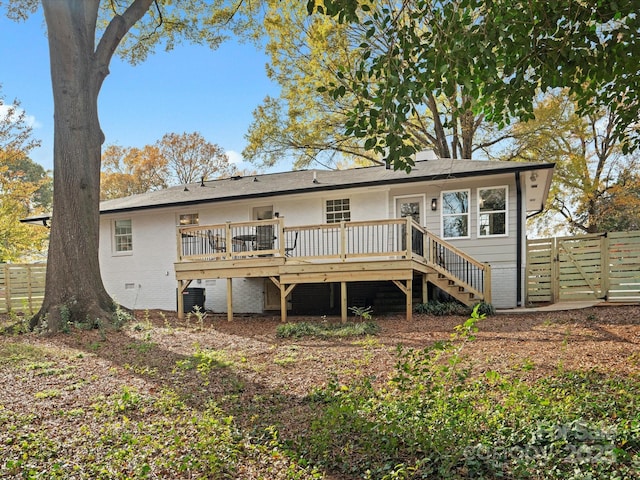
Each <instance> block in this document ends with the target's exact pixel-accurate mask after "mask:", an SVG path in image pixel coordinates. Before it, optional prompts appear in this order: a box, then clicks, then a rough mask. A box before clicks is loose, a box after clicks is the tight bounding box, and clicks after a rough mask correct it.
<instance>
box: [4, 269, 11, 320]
mask: <svg viewBox="0 0 640 480" xmlns="http://www.w3.org/2000/svg"><path fill="white" fill-rule="evenodd" d="M2 269H3V270H4V301H5V306H6V311H7V312H10V311H11V292H10V289H11V281H10V280H9V266H8V265H7V264H6V263H5V264H4V265H2Z"/></svg>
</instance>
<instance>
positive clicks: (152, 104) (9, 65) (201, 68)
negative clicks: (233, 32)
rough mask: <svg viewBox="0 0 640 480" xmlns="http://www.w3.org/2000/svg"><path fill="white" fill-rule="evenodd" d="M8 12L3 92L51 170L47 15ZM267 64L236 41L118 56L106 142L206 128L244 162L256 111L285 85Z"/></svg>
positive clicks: (105, 116) (103, 103)
mask: <svg viewBox="0 0 640 480" xmlns="http://www.w3.org/2000/svg"><path fill="white" fill-rule="evenodd" d="M3 13H4V12H0V84H1V85H2V89H1V93H2V95H4V97H5V100H6V101H7V102H11V101H12V100H13V99H14V98H17V99H18V100H19V101H20V102H21V104H22V107H23V108H24V110H25V111H26V113H27V115H29V118H30V120H31V121H32V122H34V123H33V125H34V136H35V137H36V138H38V139H40V140H41V141H42V147H40V148H38V149H37V150H36V151H34V152H32V155H31V158H32V159H33V160H34V161H36V162H38V163H40V164H41V165H43V166H44V167H45V168H47V169H51V168H53V98H52V93H51V80H50V75H49V52H48V46H47V40H46V37H45V28H44V25H43V20H42V16H41V15H39V14H38V15H36V16H34V17H33V18H30V19H29V20H28V21H27V22H23V23H16V22H13V21H11V20H9V19H7V18H6V17H4V16H3ZM266 62H267V57H266V56H265V55H264V54H263V53H262V52H259V51H257V50H256V48H255V47H254V46H253V45H251V44H239V43H237V42H236V41H235V40H230V41H228V42H226V43H225V44H223V45H222V46H221V47H220V48H219V49H217V50H211V49H209V48H206V47H196V46H190V45H184V46H181V47H178V48H176V49H175V50H173V51H172V52H168V53H166V52H164V51H158V52H157V53H156V54H154V55H152V56H151V57H149V58H148V59H147V60H146V61H145V62H144V63H142V64H140V65H137V66H131V65H129V64H127V63H125V62H122V61H121V60H120V59H118V58H116V57H114V59H113V61H112V63H111V68H110V70H111V74H110V75H109V76H108V77H107V79H106V80H105V82H104V85H103V87H102V90H101V93H100V97H99V115H100V122H101V125H102V130H103V131H104V134H105V136H106V142H105V144H111V143H117V144H119V145H123V146H131V147H142V146H144V145H147V144H151V143H154V142H155V141H156V140H159V139H160V138H161V137H162V136H163V135H164V134H165V133H171V132H173V133H182V132H194V131H198V132H200V133H201V134H202V135H203V136H204V137H205V138H206V139H207V140H208V141H209V142H212V143H215V144H217V145H219V146H220V147H222V148H223V149H224V150H225V151H227V153H228V154H229V157H230V158H231V159H232V161H234V162H239V161H240V160H241V156H240V152H242V149H243V148H244V147H245V144H246V141H245V139H244V135H245V133H246V132H247V129H248V127H249V125H250V124H251V121H252V118H253V117H252V112H253V110H254V109H255V108H256V107H257V106H258V105H259V104H260V103H261V102H262V100H263V98H264V97H265V96H266V95H272V96H276V95H277V94H278V87H277V85H275V84H274V83H272V82H270V81H269V79H268V78H267V76H266V73H265V64H266ZM238 166H239V168H251V169H253V168H254V167H253V166H252V165H250V164H246V163H239V164H238ZM279 167H280V169H288V168H289V167H290V165H281V166H279Z"/></svg>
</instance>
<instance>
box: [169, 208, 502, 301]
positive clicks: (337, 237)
mask: <svg viewBox="0 0 640 480" xmlns="http://www.w3.org/2000/svg"><path fill="white" fill-rule="evenodd" d="M284 220H285V219H284V218H283V217H280V218H274V219H271V220H257V221H251V222H237V223H235V222H234V223H232V222H227V223H223V224H217V225H198V226H188V227H179V228H178V259H179V261H181V262H189V261H199V260H208V261H222V260H229V259H239V258H255V257H264V256H271V257H289V258H295V259H298V260H302V261H307V260H308V261H323V260H324V261H330V260H332V259H333V260H342V261H348V260H349V259H364V258H371V259H375V258H385V257H386V258H413V259H416V260H419V261H421V262H424V263H426V264H427V265H429V266H431V267H432V268H434V269H435V270H436V271H438V272H439V273H441V274H443V275H445V276H447V277H449V278H455V279H456V282H457V283H458V284H459V285H461V286H463V287H465V288H466V289H467V290H469V291H470V292H472V293H474V294H477V295H478V296H479V297H480V298H485V299H486V298H487V294H489V295H490V288H491V287H490V285H491V277H490V275H491V270H490V268H489V266H488V265H487V264H484V263H481V262H478V261H477V260H475V259H474V258H472V257H471V256H469V255H467V254H466V253H464V252H462V251H461V250H459V249H457V248H455V247H454V246H452V245H451V244H449V243H447V242H446V241H444V240H442V239H440V238H438V237H436V236H435V235H433V234H432V233H430V232H428V231H427V230H426V229H425V228H423V227H422V226H420V225H419V224H418V223H416V222H415V221H414V220H413V219H412V218H411V217H408V218H398V219H386V220H370V221H361V222H339V223H327V224H316V225H300V226H293V227H287V226H285V223H284Z"/></svg>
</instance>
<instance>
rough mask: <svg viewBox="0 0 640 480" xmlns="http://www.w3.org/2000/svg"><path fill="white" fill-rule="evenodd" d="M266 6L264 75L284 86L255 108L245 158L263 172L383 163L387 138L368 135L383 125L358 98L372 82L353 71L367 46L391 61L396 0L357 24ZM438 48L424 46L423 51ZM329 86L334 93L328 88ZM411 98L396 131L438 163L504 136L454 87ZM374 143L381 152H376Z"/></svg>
mask: <svg viewBox="0 0 640 480" xmlns="http://www.w3.org/2000/svg"><path fill="white" fill-rule="evenodd" d="M405 3H406V4H407V5H410V4H412V3H413V2H405ZM267 4H268V7H269V8H268V10H267V12H266V14H265V19H264V29H265V33H266V36H267V44H266V50H267V53H268V54H269V56H270V59H271V61H270V64H269V65H268V74H269V76H270V77H271V78H272V79H273V80H275V81H276V82H277V83H278V84H279V85H280V86H281V93H280V97H279V98H272V97H268V98H266V99H265V101H264V102H263V104H262V105H261V106H260V107H259V108H258V109H256V110H255V112H254V122H253V124H252V125H251V127H250V130H249V133H248V135H247V139H248V141H249V144H248V146H247V148H246V149H245V150H244V152H243V156H244V157H245V158H248V159H250V160H252V161H258V160H260V161H262V162H263V164H265V165H267V166H272V165H274V164H275V163H276V162H277V161H279V160H281V159H282V158H291V157H293V158H294V160H295V167H297V168H301V167H306V166H307V165H308V164H309V163H311V162H313V161H316V162H318V163H321V164H323V165H325V166H335V165H336V164H340V162H341V161H344V160H347V161H349V160H352V159H355V160H356V161H357V162H359V163H365V164H367V163H383V162H384V158H385V156H384V153H385V152H384V147H383V146H382V145H383V141H384V139H382V138H380V139H379V140H380V141H379V142H378V143H376V141H375V140H374V139H373V138H371V137H369V136H367V135H366V134H365V130H367V131H368V130H371V131H373V130H376V129H377V128H378V126H379V127H380V129H383V128H384V127H385V121H384V119H381V118H380V117H379V115H378V110H377V109H376V106H375V103H374V102H373V101H372V99H371V98H370V97H369V96H368V95H363V92H364V91H366V89H367V88H368V85H369V84H370V82H371V79H370V78H369V76H368V75H367V74H365V73H364V72H363V71H362V70H361V69H358V66H359V64H360V62H361V59H362V55H363V54H362V48H361V45H362V44H363V43H367V42H368V43H367V44H368V45H370V47H371V50H370V51H368V52H367V55H369V56H371V55H378V56H383V55H390V54H392V53H393V52H394V51H395V50H396V49H397V45H396V43H395V37H394V36H393V35H389V32H387V31H384V23H383V22H381V14H382V12H383V11H385V10H389V9H392V8H393V5H394V1H393V0H383V1H379V2H374V4H373V7H372V11H367V12H361V14H360V18H359V20H360V21H359V22H356V23H340V22H339V21H338V20H337V19H336V18H333V17H329V16H320V15H315V16H309V15H308V14H307V12H306V10H305V9H304V6H303V5H302V4H301V3H300V2H297V1H295V0H282V1H271V2H268V3H267ZM431 18H435V17H433V16H432V17H431ZM429 20H430V19H425V23H426V22H428V21H429ZM436 48H437V45H433V44H431V45H425V46H424V50H425V51H431V50H434V49H436ZM408 62H411V60H410V59H405V60H402V62H401V63H408ZM401 68H402V69H404V68H406V67H405V66H404V65H403V66H401ZM445 74H446V72H445ZM331 84H333V85H334V86H337V87H336V89H335V90H330V89H326V88H325V87H326V86H327V85H331ZM338 85H339V86H338ZM410 100H411V105H410V111H409V112H408V114H407V116H406V118H405V119H404V120H403V122H402V125H401V126H400V128H401V129H402V131H403V132H404V133H405V134H406V140H407V142H408V143H409V144H410V145H412V146H413V147H414V148H415V149H416V150H424V149H432V150H434V151H435V153H436V154H437V155H438V156H440V157H443V158H471V157H472V155H473V154H474V152H476V151H478V150H486V149H488V148H489V147H490V146H492V145H494V144H496V143H498V142H500V141H501V140H504V139H505V138H507V137H508V136H509V133H508V132H503V133H498V132H497V131H496V129H495V128H492V127H493V125H492V124H490V123H489V122H486V121H485V119H484V117H483V115H482V114H475V113H474V112H473V111H472V106H473V103H474V102H473V99H472V98H471V97H470V96H469V94H468V89H467V88H466V87H465V86H464V85H455V88H454V90H453V91H452V92H450V93H449V94H448V95H444V94H442V92H439V91H435V90H428V89H425V90H423V91H422V95H421V96H420V97H418V96H417V95H416V96H415V97H414V98H412V99H410ZM354 109H357V111H358V112H360V113H359V115H358V119H357V126H355V125H354V124H353V120H352V119H350V116H351V112H353V110H354ZM345 124H346V125H349V127H348V128H347V129H346V130H345V128H344V126H345ZM380 132H382V131H381V130H380ZM385 138H386V137H385ZM378 144H379V145H380V146H381V148H380V149H378V150H376V149H375V148H374V147H375V146H376V145H378Z"/></svg>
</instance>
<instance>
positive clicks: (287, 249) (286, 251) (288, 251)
mask: <svg viewBox="0 0 640 480" xmlns="http://www.w3.org/2000/svg"><path fill="white" fill-rule="evenodd" d="M299 233H300V232H296V234H295V236H294V237H293V245H291V246H290V247H285V249H284V255H285V257H291V256H292V254H291V252H293V251H294V250H295V249H296V245H297V244H298V234H299Z"/></svg>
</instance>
